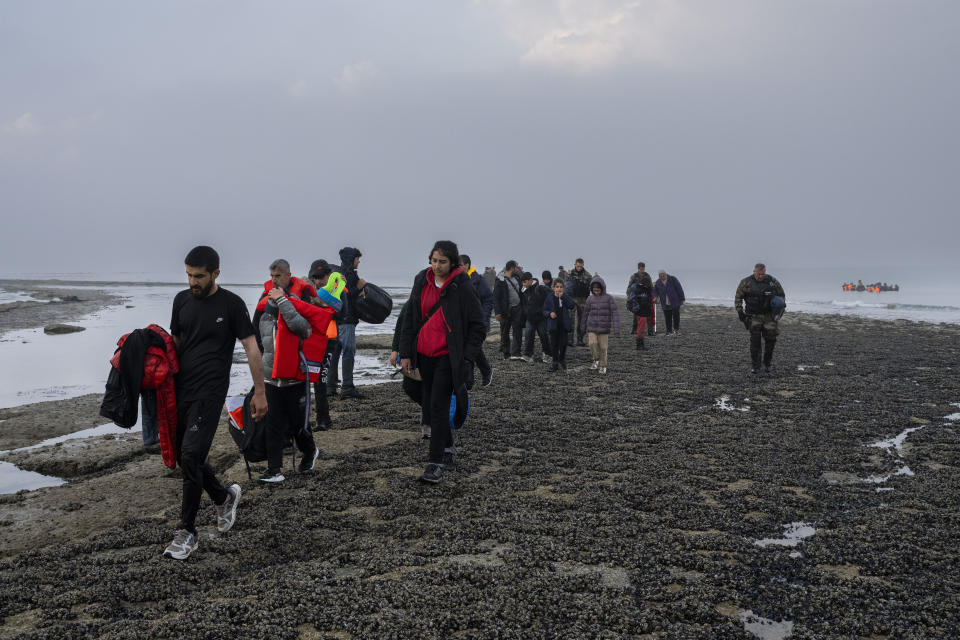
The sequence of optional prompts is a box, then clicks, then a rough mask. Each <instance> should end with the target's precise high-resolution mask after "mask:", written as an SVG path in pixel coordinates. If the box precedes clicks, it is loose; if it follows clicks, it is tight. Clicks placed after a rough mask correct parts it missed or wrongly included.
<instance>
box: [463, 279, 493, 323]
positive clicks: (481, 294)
mask: <svg viewBox="0 0 960 640" xmlns="http://www.w3.org/2000/svg"><path fill="white" fill-rule="evenodd" d="M469 276H470V283H471V284H472V285H473V290H474V291H476V292H477V297H478V298H480V307H481V308H482V309H483V322H484V324H486V325H487V333H490V312H491V311H493V292H492V291H490V287H489V286H487V281H486V280H484V279H483V276H481V275H480V274H479V273H477V268H476V267H471V268H470V272H469Z"/></svg>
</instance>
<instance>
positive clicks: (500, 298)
mask: <svg viewBox="0 0 960 640" xmlns="http://www.w3.org/2000/svg"><path fill="white" fill-rule="evenodd" d="M519 275H520V274H519V273H518V272H516V271H514V274H513V275H512V276H508V275H506V274H504V273H503V272H501V273H500V274H498V275H497V281H496V283H494V285H493V311H494V313H497V314H501V315H504V316H509V315H510V310H511V309H513V308H514V305H512V304H510V291H509V290H508V287H510V288H513V290H514V291H516V292H517V296H518V297H520V288H521V287H520V280H519ZM522 301H523V300H522V298H521V303H522Z"/></svg>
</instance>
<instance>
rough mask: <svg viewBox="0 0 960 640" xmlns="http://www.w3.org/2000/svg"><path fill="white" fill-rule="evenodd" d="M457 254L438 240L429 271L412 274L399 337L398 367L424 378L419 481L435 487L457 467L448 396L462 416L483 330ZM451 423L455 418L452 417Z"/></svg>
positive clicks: (476, 301) (475, 299) (449, 244)
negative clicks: (424, 434) (426, 442)
mask: <svg viewBox="0 0 960 640" xmlns="http://www.w3.org/2000/svg"><path fill="white" fill-rule="evenodd" d="M459 264H460V251H459V250H458V249H457V245H456V244H455V243H453V242H451V241H449V240H439V241H437V242H436V244H434V245H433V249H432V250H431V251H430V267H429V268H427V269H425V270H424V271H421V272H420V273H418V274H417V276H416V278H415V279H414V281H413V289H412V290H411V291H410V309H409V311H408V313H409V317H408V318H406V319H405V320H404V323H403V329H402V330H401V334H400V367H401V368H402V369H403V372H404V374H407V373H409V371H410V370H411V369H412V368H416V369H418V370H419V372H420V376H421V377H422V379H423V402H424V403H425V404H426V405H428V406H429V407H430V427H431V429H430V431H431V437H430V458H429V462H428V464H427V468H426V470H425V471H424V473H423V475H422V476H421V477H420V480H422V481H424V482H429V483H433V484H436V483H438V482H440V480H442V479H443V472H444V470H447V471H453V470H454V469H455V468H456V450H455V449H454V446H453V433H452V431H451V429H450V397H451V395H456V396H457V401H458V402H457V407H458V413H460V412H461V411H465V407H466V405H467V397H466V390H467V388H469V387H470V386H472V380H471V377H472V372H473V363H474V362H475V361H476V359H477V357H479V353H480V349H481V347H482V345H483V340H484V338H485V337H486V326H485V324H484V321H483V310H482V308H481V306H480V299H479V298H478V297H477V293H476V291H475V290H474V287H473V285H472V284H471V283H470V278H468V277H467V275H466V274H465V273H464V272H463V270H461V269H460V267H459ZM455 419H456V418H455Z"/></svg>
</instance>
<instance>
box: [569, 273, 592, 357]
mask: <svg viewBox="0 0 960 640" xmlns="http://www.w3.org/2000/svg"><path fill="white" fill-rule="evenodd" d="M592 279H593V276H592V275H590V272H589V271H587V270H586V269H584V268H583V258H577V259H576V260H575V261H574V263H573V271H570V272H569V273H568V274H567V281H566V285H567V292H568V293H569V294H570V297H571V298H573V302H574V304H576V305H577V346H578V347H583V346H585V345H584V342H583V337H584V335H585V334H586V332H587V328H586V326H584V324H583V307H584V305H585V304H586V303H587V296H589V295H590V281H591V280H592ZM567 344H568V345H569V346H573V334H572V333H571V334H570V338H569V339H568V342H567Z"/></svg>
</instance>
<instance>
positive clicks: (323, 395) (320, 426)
mask: <svg viewBox="0 0 960 640" xmlns="http://www.w3.org/2000/svg"><path fill="white" fill-rule="evenodd" d="M331 273H333V267H331V266H330V263H328V262H327V261H326V260H322V259H321V260H314V261H313V263H312V264H311V265H310V273H309V278H310V282H311V283H312V284H313V286H314V287H315V288H316V290H317V294H318V296H319V294H320V293H321V291H323V287H325V286H326V284H327V281H328V280H329V279H330V274H331ZM325 297H326V296H325ZM338 301H339V300H329V299H327V302H325V301H324V299H321V298H320V297H317V298H314V299H313V300H312V302H313V304H315V305H317V306H320V307H327V306H330V304H328V302H329V303H336V302H338ZM336 344H337V323H336V321H334V320H330V325H329V326H328V328H327V350H326V353H325V354H324V358H323V369H322V371H321V372H320V376H319V379H318V380H317V381H316V382H314V383H313V394H314V397H315V398H316V402H317V421H316V427H315V429H316V430H317V431H326V430H328V429H330V427H332V426H333V421H332V420H331V419H330V399H329V398H328V397H327V376H328V375H329V373H330V361H331V358H332V356H333V350H334V348H335V346H336Z"/></svg>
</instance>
